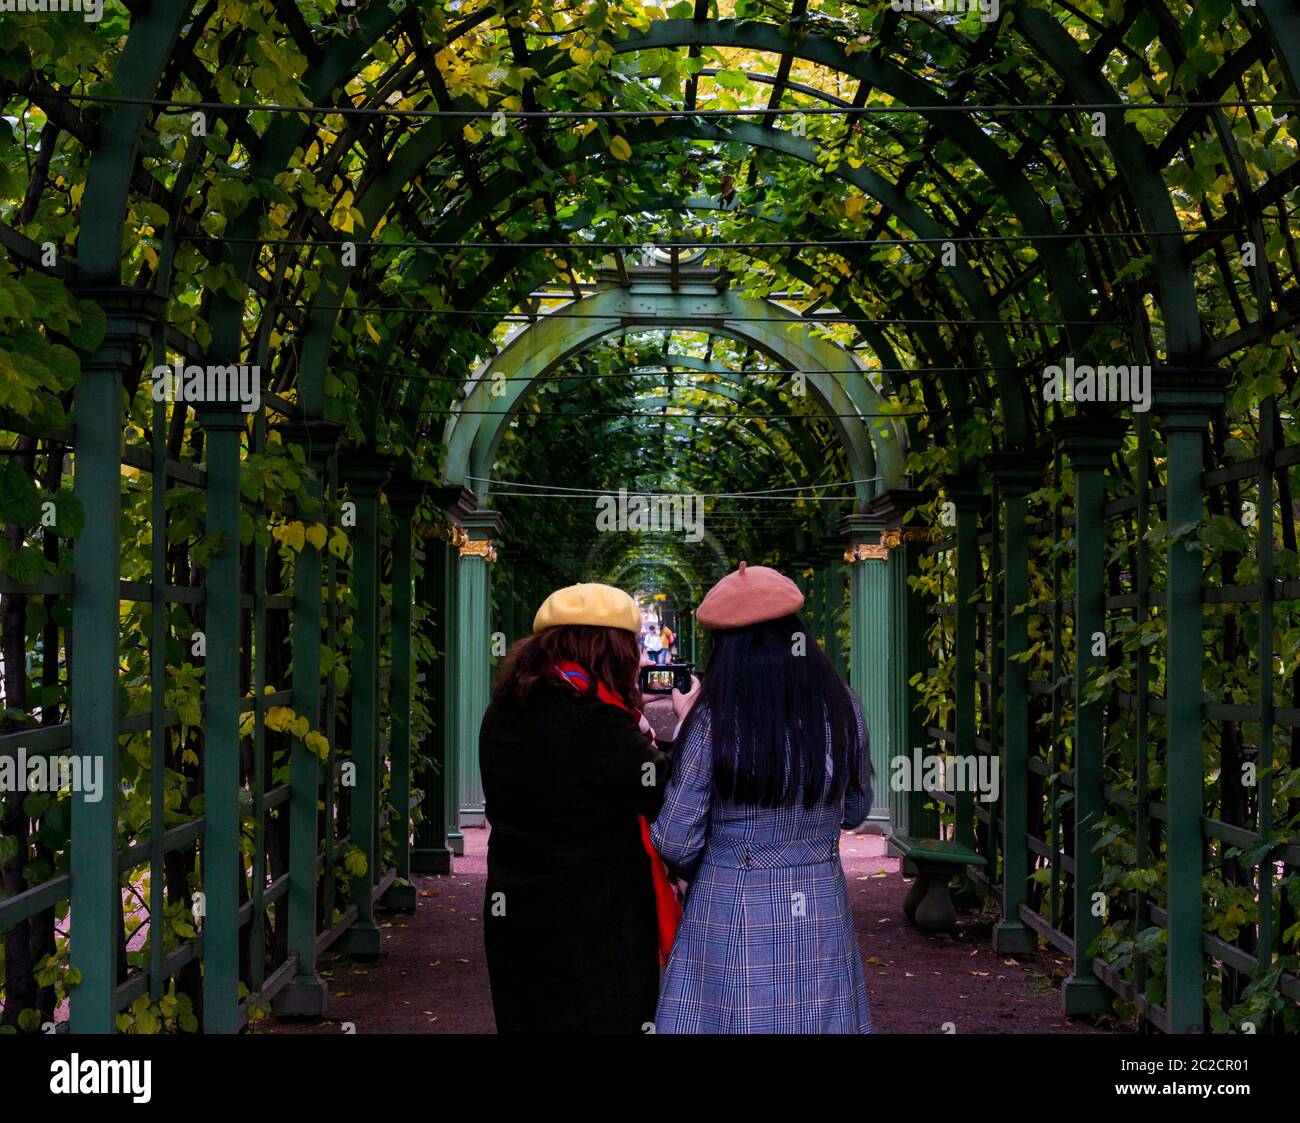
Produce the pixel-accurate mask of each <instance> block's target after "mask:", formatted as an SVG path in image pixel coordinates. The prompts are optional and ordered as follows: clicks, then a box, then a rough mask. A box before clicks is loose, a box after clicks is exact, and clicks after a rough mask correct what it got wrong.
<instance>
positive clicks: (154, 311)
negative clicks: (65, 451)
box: [69, 287, 161, 1033]
mask: <svg viewBox="0 0 1300 1123" xmlns="http://www.w3.org/2000/svg"><path fill="white" fill-rule="evenodd" d="M78 295H79V296H82V297H85V298H89V299H92V300H94V301H96V302H97V303H98V304H99V306H100V307H101V308H103V309H104V311H105V313H106V314H107V317H108V329H107V332H106V334H105V336H104V339H103V341H102V342H101V343H100V345H99V347H98V348H97V349H96V351H95V353H94V355H92V356H91V357H90V358H88V359H84V360H83V361H82V364H81V377H80V378H79V380H78V382H77V391H76V398H75V401H74V404H73V422H74V426H75V434H76V436H75V442H76V452H75V454H74V457H73V479H74V483H73V486H74V490H75V494H76V497H77V499H78V500H80V502H81V505H82V507H83V508H84V510H85V512H86V525H85V527H84V529H83V530H82V532H81V535H80V536H79V537H78V538H77V541H76V548H75V549H74V551H73V575H74V576H73V581H74V587H75V589H76V596H75V597H74V598H73V601H72V630H73V635H74V636H75V637H76V651H75V658H76V673H75V675H73V676H72V681H71V683H70V686H71V691H72V753H73V754H74V755H75V756H77V757H79V758H82V759H95V760H98V761H101V762H102V763H103V776H104V778H105V791H104V792H103V793H102V796H103V798H101V799H99V800H98V801H94V802H92V801H90V800H87V799H86V798H85V793H84V792H79V791H74V792H73V793H72V858H71V863H72V867H71V868H72V910H73V915H74V916H76V918H77V925H76V929H75V931H73V932H72V934H71V949H70V950H71V961H72V966H73V967H74V968H75V969H76V970H77V971H79V972H80V973H81V981H80V982H79V983H78V984H77V986H76V987H75V988H73V991H72V997H71V1009H70V1019H69V1020H70V1028H71V1030H72V1032H73V1033H112V1032H113V1031H114V1029H115V1028H116V1019H115V1015H116V1010H117V1002H116V997H117V939H116V933H117V927H118V924H117V916H118V914H120V912H121V909H122V892H121V888H120V886H119V884H118V865H117V798H116V797H117V791H118V744H117V741H118V720H119V717H120V715H119V713H118V708H117V703H118V681H117V677H118V676H117V672H118V666H119V663H120V661H119V656H118V638H119V635H120V629H121V619H120V617H119V615H118V607H119V605H120V603H121V595H122V594H121V590H120V588H119V584H118V583H119V580H120V578H121V558H122V547H121V521H122V520H121V511H122V456H121V451H122V380H123V378H124V376H125V375H126V373H127V372H128V371H130V370H131V369H133V368H134V367H135V365H136V364H137V362H138V361H139V357H140V354H141V352H142V350H143V349H144V348H145V347H146V346H148V344H149V341H150V338H151V336H152V333H153V325H154V322H155V320H156V319H157V317H158V316H159V314H160V312H161V302H160V301H159V300H158V299H157V298H156V297H154V296H153V294H151V293H146V292H143V291H141V290H138V289H128V288H121V287H114V288H105V289H80V290H78Z"/></svg>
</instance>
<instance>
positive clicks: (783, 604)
mask: <svg viewBox="0 0 1300 1123" xmlns="http://www.w3.org/2000/svg"><path fill="white" fill-rule="evenodd" d="M802 607H803V593H801V592H800V591H799V586H798V585H796V584H795V583H794V582H793V581H791V580H790V578H788V577H785V576H783V575H782V574H780V573H778V572H777V571H776V570H775V569H769V568H768V567H767V566H765V565H750V566H747V565H746V564H745V563H744V562H741V563H740V568H739V569H738V570H736V572H735V573H728V574H727V576H726V577H724V578H723V579H722V580H721V581H719V582H718V583H717V584H716V585H714V586H713V588H712V589H710V590H709V591H708V592H707V593H705V594H704V599H703V600H702V601H700V607H699V608H698V609H696V611H695V619H696V620H698V621H699V622H700V624H701V625H702V626H703V627H705V628H710V629H712V628H744V627H746V626H747V625H749V624H761V623H762V622H763V621H764V620H777V619H780V617H782V616H789V615H791V613H795V612H798V611H799V609H801V608H802Z"/></svg>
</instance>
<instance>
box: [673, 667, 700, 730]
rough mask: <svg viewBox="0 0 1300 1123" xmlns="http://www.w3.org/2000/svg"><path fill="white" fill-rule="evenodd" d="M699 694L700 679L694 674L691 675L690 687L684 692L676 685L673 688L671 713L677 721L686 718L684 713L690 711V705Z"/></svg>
mask: <svg viewBox="0 0 1300 1123" xmlns="http://www.w3.org/2000/svg"><path fill="white" fill-rule="evenodd" d="M699 696H700V680H699V679H698V678H696V676H695V675H691V687H690V689H689V690H688V691H686V693H685V694H683V693H682V692H681V691H680V690H678V689H677V688H676V687H674V688H673V713H675V714H676V715H677V720H678V721H679V722H680V721H684V720H686V715H687V714H689V713H690V712H691V707H692V706H693V705H695V700H696V699H697V698H698V697H699Z"/></svg>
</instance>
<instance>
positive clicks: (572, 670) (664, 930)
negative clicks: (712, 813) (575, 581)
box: [555, 659, 682, 966]
mask: <svg viewBox="0 0 1300 1123" xmlns="http://www.w3.org/2000/svg"><path fill="white" fill-rule="evenodd" d="M555 669H556V670H557V671H559V673H560V675H561V677H563V678H564V680H565V681H566V682H567V683H568V684H569V685H570V686H572V687H574V688H575V689H577V690H585V689H586V688H587V686H588V685H589V684H590V682H591V675H589V674H588V673H587V672H586V671H585V670H583V669H582V667H581V666H579V665H578V664H577V663H570V662H568V661H567V660H564V659H561V660H558V661H557V662H556V664H555ZM596 697H597V698H599V699H600V700H601V701H602V702H604V703H605V704H606V705H607V706H617V707H618V708H619V709H620V710H623V711H624V712H626V713H629V714H631V715H632V716H633V717H634V718H636V720H637V725H638V726H639V728H640V730H641V732H642V733H644V734H645V736H646V739H647V740H648V741H649V742H650V744H652V745H653V744H655V731H654V730H653V729H652V728H651V726H650V723H649V722H648V721H647V720H646V717H645V714H643V713H640V712H638V711H637V710H634V709H632V708H631V707H630V706H628V705H627V703H626V702H624V701H623V700H622V699H621V698H619V697H618V695H617V694H615V693H614V692H613V691H612V690H610V689H609V688H608V687H607V686H606V685H605V684H604V683H603V682H601V681H600V680H599V679H597V680H596ZM636 818H637V822H638V823H640V824H641V846H642V847H643V848H644V850H645V852H646V855H647V856H648V857H649V859H650V880H651V882H652V883H653V885H654V891H655V915H656V917H657V918H658V922H659V963H660V965H661V966H662V965H663V964H665V963H667V962H668V953H669V952H670V951H672V950H673V940H674V939H676V938H677V926H678V925H679V924H680V923H681V922H682V901H681V897H680V896H679V895H678V893H677V890H676V888H674V886H673V883H672V881H671V880H670V879H669V877H668V870H667V868H666V867H665V866H664V860H663V859H662V858H661V857H659V853H658V851H657V850H655V848H654V844H653V843H652V842H651V841H650V823H649V821H648V820H647V819H646V817H645V816H644V815H638V816H637V817H636Z"/></svg>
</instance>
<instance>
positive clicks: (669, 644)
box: [659, 624, 677, 663]
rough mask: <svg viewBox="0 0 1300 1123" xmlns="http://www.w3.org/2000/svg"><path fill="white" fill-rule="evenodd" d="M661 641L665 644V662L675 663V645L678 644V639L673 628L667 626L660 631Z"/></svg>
mask: <svg viewBox="0 0 1300 1123" xmlns="http://www.w3.org/2000/svg"><path fill="white" fill-rule="evenodd" d="M659 639H660V642H662V644H663V653H664V662H665V663H671V662H672V661H673V645H674V644H675V643H676V642H677V637H676V636H675V635H674V634H673V630H672V628H670V627H669V626H668V625H667V624H665V625H664V626H663V627H662V628H660V629H659Z"/></svg>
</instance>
